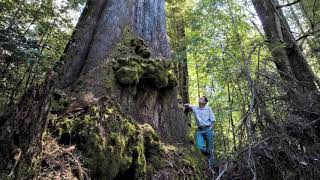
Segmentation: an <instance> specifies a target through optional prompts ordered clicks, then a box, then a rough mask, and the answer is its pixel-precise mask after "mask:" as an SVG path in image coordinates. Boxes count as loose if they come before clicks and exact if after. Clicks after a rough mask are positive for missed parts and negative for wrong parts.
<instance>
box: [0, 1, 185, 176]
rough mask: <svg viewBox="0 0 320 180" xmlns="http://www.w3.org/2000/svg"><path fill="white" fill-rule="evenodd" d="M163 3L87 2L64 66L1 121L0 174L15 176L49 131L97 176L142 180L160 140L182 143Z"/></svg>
mask: <svg viewBox="0 0 320 180" xmlns="http://www.w3.org/2000/svg"><path fill="white" fill-rule="evenodd" d="M164 5H165V1H164V0H152V1H149V0H133V1H128V0H88V1H87V4H86V6H85V8H84V10H83V12H82V15H81V17H80V19H79V22H78V24H77V25H76V28H75V30H74V32H73V35H72V38H71V39H70V41H69V43H68V45H67V47H66V49H65V52H64V55H63V56H62V57H61V64H60V65H58V66H57V67H56V68H55V72H53V73H50V74H49V75H48V78H47V81H46V82H45V83H44V84H43V85H41V86H37V87H32V88H31V89H30V90H29V91H28V92H27V93H26V94H25V96H24V97H23V99H22V102H21V103H20V104H19V106H18V107H17V111H16V112H17V113H15V112H13V111H11V112H10V113H8V114H6V115H5V119H3V120H1V124H0V128H1V129H0V130H1V133H0V142H1V151H0V158H1V159H7V160H8V163H1V164H0V169H1V170H3V169H7V170H8V169H12V172H16V176H15V177H16V178H17V179H19V177H20V175H21V172H25V170H26V169H27V168H26V166H28V165H30V164H31V159H36V158H35V157H37V155H38V154H39V153H40V150H41V147H42V145H43V142H41V140H42V138H41V137H43V132H45V131H49V132H50V129H53V131H51V133H52V135H53V136H57V137H58V139H59V143H60V144H65V145H72V144H76V145H77V148H78V149H79V150H81V152H82V153H83V154H84V157H85V158H84V159H85V162H84V164H85V166H86V167H88V168H89V169H90V175H91V176H92V177H93V178H96V179H113V178H118V179H123V178H133V177H140V176H141V175H142V174H145V173H146V169H147V163H151V164H152V161H153V160H154V158H152V157H153V156H155V155H159V153H160V151H161V150H160V145H159V139H158V136H160V139H161V140H162V141H165V142H183V141H184V140H185V137H186V133H187V122H186V120H185V119H186V117H185V115H184V114H183V108H182V107H181V106H180V105H179V104H178V100H177V88H176V85H177V84H178V82H177V78H176V74H175V72H174V67H173V66H174V65H173V63H172V62H171V61H170V60H169V58H170V49H169V45H168V40H167V36H166V17H165V11H164ZM50 104H51V108H49V107H50ZM48 114H49V115H50V116H49V118H47V115H48ZM144 123H147V124H149V125H151V126H149V125H146V124H144ZM47 127H48V128H49V130H46V128H47ZM150 127H151V128H150ZM153 129H155V130H156V132H155V133H154V132H153ZM4 147H6V148H4ZM2 148H4V149H2ZM18 155H19V159H16V160H15V161H14V159H13V156H18ZM20 159H22V160H20ZM158 161H159V160H158ZM157 163H158V164H159V162H157ZM14 164H15V165H14ZM160 164H161V163H160ZM40 166H41V165H40ZM148 167H153V166H151V165H150V166H148ZM35 168H39V167H35ZM40 169H41V168H40ZM149 169H150V168H149ZM7 170H6V171H7ZM6 171H4V172H6ZM149 173H150V172H149ZM80 174H81V173H80ZM0 175H1V174H0ZM83 175H84V174H82V176H83ZM21 176H22V177H24V176H23V175H21Z"/></svg>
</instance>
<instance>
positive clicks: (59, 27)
mask: <svg viewBox="0 0 320 180" xmlns="http://www.w3.org/2000/svg"><path fill="white" fill-rule="evenodd" d="M58 2H59V1H56V0H41V1H33V0H32V1H20V0H19V1H12V0H5V1H1V2H0V7H1V11H0V32H1V33H0V72H1V77H0V82H1V83H0V90H1V92H2V93H1V95H0V102H1V103H0V108H1V109H3V108H4V107H5V106H7V105H10V104H13V103H16V102H17V101H18V100H19V98H20V97H21V95H22V94H23V93H24V91H25V90H26V89H27V88H28V87H29V86H30V85H32V84H36V83H40V82H42V81H43V79H44V78H45V76H46V73H47V72H48V71H49V70H50V69H52V68H53V67H54V66H55V65H56V63H58V62H59V59H60V56H61V54H62V53H63V50H64V48H65V45H66V43H67V41H68V39H69V38H70V35H71V32H72V28H73V27H74V23H75V22H74V21H75V20H76V19H75V18H77V16H78V15H76V16H74V15H72V14H76V13H78V11H80V7H81V6H82V5H83V4H84V3H85V1H83V0H77V1H66V2H61V3H58ZM70 14H71V15H70Z"/></svg>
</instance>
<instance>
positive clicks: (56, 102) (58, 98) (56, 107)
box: [50, 92, 70, 113]
mask: <svg viewBox="0 0 320 180" xmlns="http://www.w3.org/2000/svg"><path fill="white" fill-rule="evenodd" d="M52 96H53V98H51V110H50V111H51V112H54V113H62V112H63V111H64V110H65V109H66V108H67V107H68V105H69V103H70V97H68V96H66V95H65V94H64V93H62V92H55V93H53V95H52Z"/></svg>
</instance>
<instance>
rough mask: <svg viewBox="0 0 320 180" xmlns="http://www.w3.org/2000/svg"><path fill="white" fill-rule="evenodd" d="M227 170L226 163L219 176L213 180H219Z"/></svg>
mask: <svg viewBox="0 0 320 180" xmlns="http://www.w3.org/2000/svg"><path fill="white" fill-rule="evenodd" d="M227 169H228V162H227V163H226V164H225V165H224V169H223V171H222V172H221V173H220V174H219V176H218V177H217V178H216V179H215V180H219V179H220V178H221V177H222V175H223V174H224V173H225V172H226V170H227Z"/></svg>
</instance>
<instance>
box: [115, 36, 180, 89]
mask: <svg viewBox="0 0 320 180" xmlns="http://www.w3.org/2000/svg"><path fill="white" fill-rule="evenodd" d="M150 54H151V53H150V50H149V49H148V47H147V45H146V44H145V42H144V41H143V40H142V39H140V38H139V37H137V36H136V35H134V34H133V33H131V32H130V31H125V32H124V34H123V35H122V38H121V39H120V41H119V43H118V44H117V45H116V47H115V48H114V50H113V52H112V53H111V55H110V57H111V58H112V59H113V60H112V68H113V70H114V71H115V76H116V79H117V81H118V82H119V83H121V84H122V85H129V86H131V85H137V84H138V83H139V82H143V83H144V84H145V83H148V84H150V85H151V86H153V87H155V88H163V87H173V86H176V84H177V79H176V78H175V76H174V73H173V68H174V67H173V63H172V62H171V61H170V60H163V59H153V58H150ZM109 79H110V78H109ZM143 80H144V81H143Z"/></svg>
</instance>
